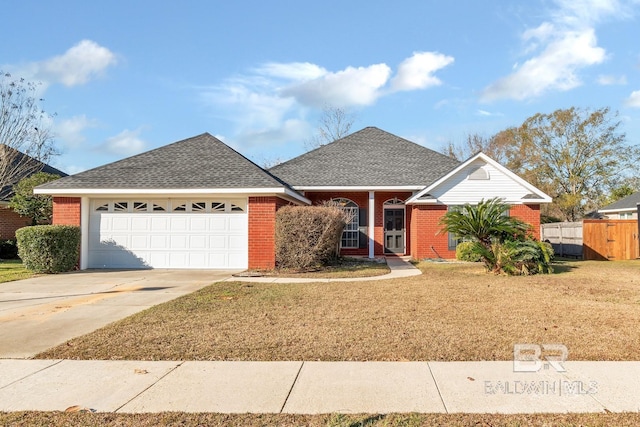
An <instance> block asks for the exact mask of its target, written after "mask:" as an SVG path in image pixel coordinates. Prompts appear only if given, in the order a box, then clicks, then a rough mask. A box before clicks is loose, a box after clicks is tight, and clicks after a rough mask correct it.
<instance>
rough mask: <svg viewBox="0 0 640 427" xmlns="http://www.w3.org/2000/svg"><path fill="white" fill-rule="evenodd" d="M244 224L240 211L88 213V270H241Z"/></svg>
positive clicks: (244, 261) (245, 246)
mask: <svg viewBox="0 0 640 427" xmlns="http://www.w3.org/2000/svg"><path fill="white" fill-rule="evenodd" d="M103 203H104V202H103ZM165 203H166V205H167V206H169V204H168V203H169V202H165ZM112 205H113V203H112ZM131 206H133V204H132V205H131ZM188 206H189V205H188ZM247 224H248V220H247V214H246V212H239V213H229V212H227V213H219V212H215V213H214V212H197V213H196V212H184V211H182V212H104V211H101V212H98V211H93V212H92V213H91V215H90V218H89V245H88V250H89V260H88V267H90V268H150V267H153V268H246V267H247V264H248V262H247V261H248V256H247V250H248V237H247V233H248V226H247Z"/></svg>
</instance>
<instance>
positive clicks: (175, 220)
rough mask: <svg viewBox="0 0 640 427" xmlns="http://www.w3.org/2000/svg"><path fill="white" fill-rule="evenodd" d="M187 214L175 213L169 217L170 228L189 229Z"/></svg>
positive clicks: (174, 229)
mask: <svg viewBox="0 0 640 427" xmlns="http://www.w3.org/2000/svg"><path fill="white" fill-rule="evenodd" d="M185 215H186V214H175V215H172V216H170V217H169V224H170V225H169V229H170V230H171V231H188V230H189V220H188V219H187V218H185Z"/></svg>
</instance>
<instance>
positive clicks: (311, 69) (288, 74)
mask: <svg viewBox="0 0 640 427" xmlns="http://www.w3.org/2000/svg"><path fill="white" fill-rule="evenodd" d="M255 71H256V73H258V74H260V75H266V76H271V77H278V78H282V79H287V80H293V81H305V80H312V79H317V78H319V77H322V76H324V75H325V74H327V73H328V71H327V70H325V69H324V68H322V67H320V66H318V65H316V64H311V63H309V62H290V63H278V62H268V63H266V64H263V65H262V66H260V67H258V68H257V69H256V70H255Z"/></svg>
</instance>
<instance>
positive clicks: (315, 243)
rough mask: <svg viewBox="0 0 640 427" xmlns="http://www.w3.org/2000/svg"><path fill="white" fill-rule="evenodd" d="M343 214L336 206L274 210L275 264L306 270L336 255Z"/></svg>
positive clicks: (344, 216)
mask: <svg viewBox="0 0 640 427" xmlns="http://www.w3.org/2000/svg"><path fill="white" fill-rule="evenodd" d="M345 219H346V214H345V213H344V212H343V211H342V210H341V209H340V208H338V207H335V206H333V207H325V206H285V207H283V208H281V209H279V210H278V212H277V213H276V265H277V266H278V267H279V268H294V269H298V270H308V269H311V268H316V267H319V266H321V265H323V264H326V263H327V262H328V261H330V260H331V259H332V258H334V257H336V256H337V251H338V247H339V245H340V238H341V237H342V230H343V229H344V226H345V224H346V221H345Z"/></svg>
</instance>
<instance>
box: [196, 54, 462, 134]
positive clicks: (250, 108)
mask: <svg viewBox="0 0 640 427" xmlns="http://www.w3.org/2000/svg"><path fill="white" fill-rule="evenodd" d="M452 62H453V58H452V57H450V56H446V55H443V54H441V53H438V52H416V53H414V54H413V55H412V56H411V57H409V58H407V59H405V60H404V61H402V62H401V63H400V65H399V66H398V70H397V73H396V75H395V76H394V77H393V79H392V78H391V77H392V74H393V71H392V69H391V67H390V66H388V65H387V64H385V63H379V64H372V65H367V66H360V67H354V66H348V67H345V68H344V69H341V70H337V71H330V70H327V69H326V68H324V67H322V66H320V65H317V64H313V63H310V62H289V63H278V62H268V63H265V64H262V65H260V66H257V67H255V68H253V69H251V70H250V72H249V73H246V74H244V75H236V76H233V77H230V78H228V79H226V80H225V81H223V82H221V83H220V84H218V85H214V86H208V87H199V88H197V90H199V91H200V97H201V99H202V100H203V102H204V103H205V104H207V105H209V106H211V107H213V111H214V114H215V115H216V117H218V118H223V119H226V120H229V121H231V122H233V123H235V125H236V128H237V129H236V132H235V134H234V135H227V137H228V138H229V140H230V141H232V143H233V142H236V143H239V144H244V145H247V144H250V141H252V142H254V143H255V142H257V143H261V142H262V141H265V142H266V141H269V142H271V143H284V142H290V141H297V142H300V141H303V140H305V139H307V138H308V137H309V135H310V133H311V132H312V126H311V125H310V124H309V123H308V122H307V121H306V116H307V114H308V113H309V111H310V110H313V109H316V110H319V109H321V108H324V107H326V106H328V105H329V106H333V107H341V108H351V107H362V106H367V105H371V104H373V103H375V102H376V101H377V100H378V99H380V98H381V97H383V96H386V95H388V94H390V93H393V92H397V91H409V90H420V89H426V88H428V87H431V86H434V85H438V84H441V81H440V80H439V79H438V78H437V77H436V76H435V73H436V72H437V71H438V70H439V69H441V68H443V67H445V66H447V65H449V64H451V63H452Z"/></svg>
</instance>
